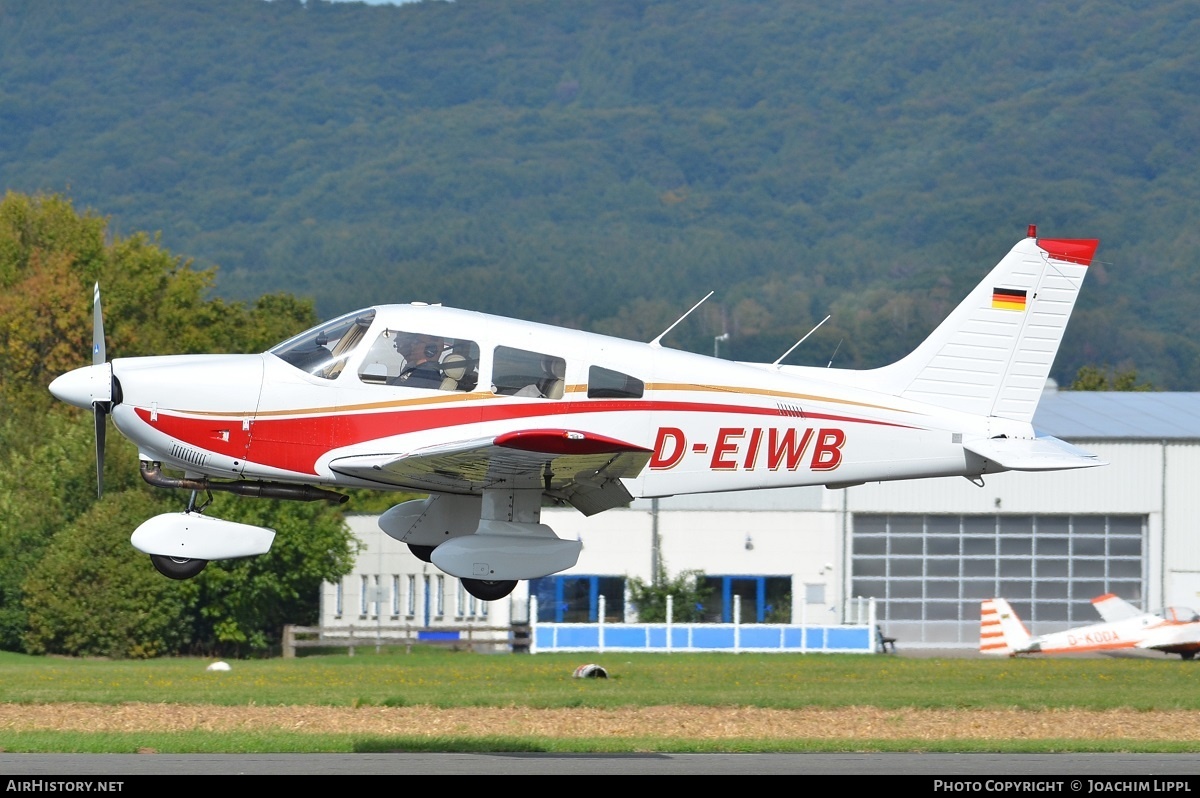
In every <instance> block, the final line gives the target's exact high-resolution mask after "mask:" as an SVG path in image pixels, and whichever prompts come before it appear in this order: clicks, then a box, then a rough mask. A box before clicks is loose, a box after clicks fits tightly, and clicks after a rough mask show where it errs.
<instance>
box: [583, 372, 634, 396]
mask: <svg viewBox="0 0 1200 798" xmlns="http://www.w3.org/2000/svg"><path fill="white" fill-rule="evenodd" d="M645 390H646V386H645V383H643V382H642V381H641V380H639V379H638V378H637V377H631V376H629V375H628V374H622V373H621V372H619V371H613V370H612V369H606V368H601V367H600V366H592V367H591V368H590V369H588V388H587V395H588V399H641V398H642V394H643V393H644V392H645Z"/></svg>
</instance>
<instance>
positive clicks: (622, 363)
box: [50, 225, 1103, 600]
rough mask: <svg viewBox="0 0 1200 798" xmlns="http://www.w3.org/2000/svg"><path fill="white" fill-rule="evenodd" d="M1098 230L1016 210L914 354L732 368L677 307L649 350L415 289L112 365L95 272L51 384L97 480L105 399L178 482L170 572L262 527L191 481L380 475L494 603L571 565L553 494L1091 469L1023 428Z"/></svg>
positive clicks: (405, 528) (567, 499)
mask: <svg viewBox="0 0 1200 798" xmlns="http://www.w3.org/2000/svg"><path fill="white" fill-rule="evenodd" d="M1098 245H1099V242H1098V241H1097V240H1095V239H1059V238H1038V237H1037V234H1036V228H1034V227H1033V226H1032V225H1031V226H1030V227H1029V232H1028V237H1027V238H1025V239H1023V240H1021V241H1020V242H1019V243H1018V244H1017V245H1016V246H1014V247H1013V249H1012V250H1011V251H1010V252H1009V253H1008V254H1007V255H1006V256H1005V257H1004V258H1003V259H1002V260H1001V261H1000V263H999V264H998V265H997V266H996V267H995V268H993V269H992V271H991V272H990V273H989V274H988V275H987V276H986V277H985V278H984V279H983V281H982V282H981V283H979V284H978V285H977V286H976V287H975V289H974V290H973V291H971V292H970V294H969V295H968V296H967V298H966V299H965V300H964V301H963V302H962V303H961V304H960V305H959V306H958V307H957V308H956V309H955V310H954V311H953V312H952V313H951V314H950V315H949V316H948V317H947V318H946V319H945V321H943V322H942V324H941V325H940V326H938V327H937V328H936V329H935V330H934V331H933V332H932V333H931V334H930V336H929V337H928V338H927V339H926V340H925V341H924V342H923V343H921V344H920V345H919V346H918V347H917V348H916V349H915V350H914V351H913V352H912V353H911V354H909V355H907V356H906V357H904V358H903V359H901V360H899V361H897V362H895V363H893V364H891V365H888V366H884V367H881V368H876V369H869V370H867V369H863V370H850V369H838V368H829V367H827V368H820V367H808V366H788V365H783V363H782V361H783V359H784V357H786V355H787V354H789V353H790V352H791V351H792V350H788V352H787V353H784V356H782V357H780V358H779V359H778V360H776V361H775V362H773V363H748V362H734V361H730V360H724V359H718V358H716V357H708V356H705V355H700V354H693V353H689V352H683V351H679V350H673V349H669V348H664V347H663V346H662V344H661V339H662V338H663V336H665V335H666V334H667V333H669V332H670V330H671V329H672V328H673V327H674V326H675V325H676V324H678V323H679V322H678V321H677V322H675V324H673V325H672V326H671V327H669V328H668V329H667V330H666V331H665V332H664V333H663V334H661V335H659V336H658V337H657V338H655V339H654V340H653V341H650V342H649V343H645V342H636V341H629V340H622V339H618V338H611V337H608V336H603V335H597V334H593V333H588V332H582V331H579V330H572V329H563V328H559V327H553V326H550V325H546V324H536V323H530V322H525V321H518V320H514V319H509V318H501V317H497V316H491V315H486V314H483V313H478V312H474V311H469V310H459V309H454V308H450V307H443V306H442V305H437V304H423V303H417V302H414V303H412V304H394V305H378V306H375V307H370V308H365V309H363V310H358V311H355V312H353V313H347V314H346V315H344V316H341V317H339V318H336V319H333V320H332V321H329V322H327V323H325V324H321V325H319V326H317V327H314V328H312V329H310V330H307V331H305V332H302V333H300V334H299V335H297V336H295V337H294V338H291V339H289V340H286V341H284V342H282V343H280V344H279V345H277V346H275V347H273V348H271V349H270V350H268V351H266V352H262V353H258V354H235V355H165V356H157V357H136V358H115V359H113V360H112V361H108V360H107V359H106V357H105V349H104V334H103V320H102V314H101V312H100V293H99V291H100V289H99V286H98V285H97V287H96V296H95V301H94V319H95V320H94V331H93V340H94V345H93V349H94V351H93V364H92V365H91V366H86V367H83V368H79V369H76V370H74V371H71V372H69V373H67V374H64V375H62V376H60V377H58V378H57V379H55V380H54V381H53V383H52V384H51V385H50V390H51V392H52V393H53V394H54V395H55V396H56V397H58V398H59V399H61V400H62V401H64V402H68V403H70V404H72V405H76V406H78V407H81V408H87V409H91V410H92V411H93V412H94V415H95V423H96V432H97V437H96V451H97V467H98V477H97V482H98V490H99V489H102V487H103V486H102V483H101V480H100V476H99V474H100V473H102V471H103V466H102V459H103V452H104V430H105V424H106V419H107V418H108V417H109V416H111V417H112V420H113V423H114V424H115V426H116V428H117V430H119V431H120V432H121V434H122V435H124V436H125V437H126V438H128V439H129V440H130V441H132V442H133V443H135V444H136V445H137V447H138V451H139V458H140V460H141V473H142V476H143V478H144V479H145V481H147V482H148V483H150V484H151V485H154V486H157V487H163V488H177V489H184V490H190V491H191V492H192V493H191V498H190V500H189V501H188V504H187V507H186V509H185V510H183V511H182V512H179V513H168V514H164V515H159V516H156V517H154V518H151V519H149V520H148V521H146V522H145V523H144V524H142V525H141V526H139V527H138V528H137V530H136V531H134V533H133V536H132V543H133V546H134V548H136V549H137V550H138V551H140V552H142V553H144V554H149V555H150V558H151V560H152V561H153V563H154V565H155V567H156V568H157V569H158V570H159V571H160V572H161V573H163V574H164V575H166V576H168V577H171V578H175V579H186V578H190V577H193V576H195V575H196V574H198V573H200V571H201V570H203V568H204V567H205V566H206V564H207V563H208V562H209V561H211V560H220V559H229V558H236V557H246V556H252V555H258V554H263V553H266V552H267V551H268V550H269V549H270V546H271V543H272V541H273V539H274V535H275V533H274V530H272V529H269V528H265V527H255V526H249V525H245V524H240V523H234V522H230V521H225V520H222V519H218V518H214V517H212V516H209V515H204V514H203V510H204V509H205V507H206V506H207V505H208V504H209V501H203V502H200V503H198V497H202V496H204V495H206V496H207V497H208V499H209V500H211V496H212V491H229V492H233V493H236V494H242V495H246V496H262V497H271V498H277V499H297V500H304V501H312V500H330V501H344V500H345V499H346V496H345V494H342V493H338V492H337V491H336V490H331V488H333V489H337V488H342V489H347V488H375V489H379V490H385V491H408V492H418V493H421V494H425V495H426V498H423V499H414V500H411V501H405V502H403V503H400V504H397V505H396V506H394V507H392V508H391V509H390V510H388V511H387V512H386V513H384V514H383V515H382V516H381V517H380V521H379V525H380V527H382V529H383V530H384V531H385V532H386V533H387V534H388V535H390V536H391V537H393V538H395V539H396V540H399V541H403V542H404V543H406V544H408V546H409V548H410V550H411V551H412V552H413V554H414V555H416V556H417V557H419V558H421V559H422V560H424V561H426V562H431V563H433V564H434V565H436V566H437V567H438V568H440V569H441V570H442V571H444V572H446V573H448V574H451V575H453V576H456V577H458V578H459V579H461V580H462V582H463V585H464V587H465V588H466V589H467V590H468V591H469V592H470V593H471V594H472V595H474V596H476V597H477V598H480V599H483V600H495V599H498V598H502V597H504V596H507V595H508V594H509V593H510V592H511V591H512V590H513V588H514V587H515V586H516V583H517V581H519V580H523V579H534V578H537V577H542V576H546V575H549V574H553V573H557V572H559V571H563V570H565V569H568V568H570V567H572V566H573V565H574V564H575V563H576V561H577V559H578V557H579V552H580V549H581V544H580V543H579V542H578V541H576V540H563V539H561V538H559V537H558V536H557V535H556V534H555V533H554V531H553V530H552V529H550V528H549V527H548V526H547V525H545V524H542V523H541V508H542V506H543V503H544V502H546V501H548V500H549V501H553V502H559V503H566V504H570V505H572V506H574V507H575V508H576V509H577V510H579V511H580V512H581V513H583V514H584V515H586V516H591V515H593V514H596V513H600V512H602V511H604V510H608V509H610V508H614V507H621V506H626V505H628V504H629V503H630V502H631V501H632V500H633V499H634V498H653V497H663V496H670V495H673V494H688V493H705V492H718V491H740V490H752V489H759V488H783V487H794V486H802V485H825V486H827V487H830V488H841V487H846V486H850V485H858V484H862V483H865V482H874V481H883V480H899V479H916V478H924V477H947V476H959V477H966V478H968V479H970V480H972V481H974V482H976V483H977V484H980V485H982V482H983V475H985V474H993V473H997V472H1001V471H1008V470H1017V471H1048V470H1056V469H1070V468H1085V467H1088V466H1096V465H1103V463H1102V462H1101V461H1100V460H1098V459H1097V458H1096V457H1094V456H1092V455H1090V454H1087V453H1084V452H1081V451H1079V450H1078V449H1075V448H1074V447H1072V446H1070V445H1068V444H1066V443H1065V442H1063V441H1059V440H1057V439H1055V438H1051V437H1041V436H1039V435H1037V434H1036V433H1035V431H1034V429H1033V427H1032V424H1031V421H1032V419H1033V414H1034V410H1035V409H1036V408H1037V404H1038V399H1039V397H1040V396H1041V393H1042V389H1043V387H1044V385H1045V382H1046V379H1047V377H1048V375H1049V372H1050V367H1051V365H1052V363H1053V361H1054V357H1055V353H1056V352H1057V351H1058V346H1059V343H1060V341H1061V340H1062V336H1063V332H1064V330H1065V329H1066V326H1067V320H1068V318H1069V317H1070V315H1071V311H1072V308H1073V307H1074V305H1075V300H1076V297H1077V295H1078V293H1079V288H1080V285H1081V284H1082V283H1083V279H1084V275H1085V273H1086V271H1087V267H1088V265H1089V264H1090V262H1091V260H1092V257H1093V255H1094V254H1095V251H1096V248H1097V246H1098ZM710 295H711V294H710ZM705 299H707V297H705ZM703 301H704V300H701V302H703ZM698 306H699V303H697V305H696V306H694V307H693V308H692V309H691V310H689V311H688V312H687V313H691V312H692V310H695V307H698ZM687 313H685V314H684V318H686V316H687ZM680 321H682V318H681V319H680ZM818 326H819V325H818ZM805 337H807V336H805ZM801 341H803V339H801ZM792 349H795V346H793V347H792ZM169 472H170V474H175V475H174V476H172V475H170V474H169ZM180 472H181V473H180Z"/></svg>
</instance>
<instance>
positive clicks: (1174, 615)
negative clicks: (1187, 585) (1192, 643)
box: [1162, 607, 1200, 623]
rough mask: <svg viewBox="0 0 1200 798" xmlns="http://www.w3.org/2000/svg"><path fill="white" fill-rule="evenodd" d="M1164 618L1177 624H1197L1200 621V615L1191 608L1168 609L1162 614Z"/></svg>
mask: <svg viewBox="0 0 1200 798" xmlns="http://www.w3.org/2000/svg"><path fill="white" fill-rule="evenodd" d="M1162 617H1163V618H1166V619H1167V620H1168V621H1173V622H1175V623H1195V622H1196V621H1200V615H1197V614H1196V611H1195V610H1194V609H1192V608H1191V607H1167V608H1166V609H1165V610H1163V612H1162Z"/></svg>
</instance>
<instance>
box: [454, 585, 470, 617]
mask: <svg viewBox="0 0 1200 798" xmlns="http://www.w3.org/2000/svg"><path fill="white" fill-rule="evenodd" d="M455 603H456V611H455V615H457V616H458V617H459V618H463V617H465V616H466V614H467V589H466V588H465V587H463V584H462V582H459V583H458V591H457V592H456V594H455Z"/></svg>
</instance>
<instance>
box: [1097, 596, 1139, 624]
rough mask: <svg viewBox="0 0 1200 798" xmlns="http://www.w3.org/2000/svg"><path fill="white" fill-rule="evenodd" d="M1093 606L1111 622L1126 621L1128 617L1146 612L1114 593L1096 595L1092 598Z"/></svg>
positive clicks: (1134, 616) (1102, 616) (1101, 615)
mask: <svg viewBox="0 0 1200 798" xmlns="http://www.w3.org/2000/svg"><path fill="white" fill-rule="evenodd" d="M1092 606H1093V607H1095V608H1096V612H1098V613H1100V617H1101V618H1103V619H1104V620H1105V621H1108V622H1109V623H1112V622H1113V621H1124V620H1126V619H1128V618H1136V617H1137V616H1139V615H1144V614H1145V613H1143V612H1142V611H1141V610H1139V609H1138V608H1137V607H1135V606H1133V605H1132V604H1130V603H1129V602H1128V601H1126V600H1125V599H1123V598H1118V597H1117V596H1116V595H1115V594H1113V593H1105V594H1104V595H1103V596H1096V598H1094V599H1092Z"/></svg>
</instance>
